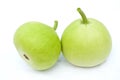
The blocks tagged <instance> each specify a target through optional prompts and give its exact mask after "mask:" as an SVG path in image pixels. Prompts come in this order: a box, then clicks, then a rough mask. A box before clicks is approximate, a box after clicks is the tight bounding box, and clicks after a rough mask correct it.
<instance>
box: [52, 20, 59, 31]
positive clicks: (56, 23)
mask: <svg viewBox="0 0 120 80" xmlns="http://www.w3.org/2000/svg"><path fill="white" fill-rule="evenodd" d="M57 26H58V21H57V20H55V21H54V27H53V29H54V30H56V29H57Z"/></svg>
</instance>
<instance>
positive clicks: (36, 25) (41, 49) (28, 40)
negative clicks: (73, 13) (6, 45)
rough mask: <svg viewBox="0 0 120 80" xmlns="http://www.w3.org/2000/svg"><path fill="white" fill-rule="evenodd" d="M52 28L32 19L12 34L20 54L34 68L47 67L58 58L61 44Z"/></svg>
mask: <svg viewBox="0 0 120 80" xmlns="http://www.w3.org/2000/svg"><path fill="white" fill-rule="evenodd" d="M55 25H56V24H55ZM56 28H57V27H54V29H56ZM54 29H53V28H51V27H49V26H48V25H45V24H42V23H40V22H35V21H33V22H27V23H25V24H23V25H21V26H20V27H19V28H18V29H17V31H16V33H15V35H14V44H15V47H16V49H17V50H18V52H19V54H20V56H21V57H22V58H23V59H24V60H25V61H26V62H27V63H28V64H29V65H31V66H32V67H33V68H34V69H36V70H46V69H49V68H51V67H52V66H53V65H54V64H55V63H56V62H57V60H58V57H59V55H60V51H61V44H60V40H59V38H58V36H57V34H56V32H55V30H54Z"/></svg>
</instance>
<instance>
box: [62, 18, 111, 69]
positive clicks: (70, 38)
mask: <svg viewBox="0 0 120 80" xmlns="http://www.w3.org/2000/svg"><path fill="white" fill-rule="evenodd" d="M111 48H112V40H111V37H110V34H109V32H108V30H107V29H106V28H105V26H104V25H103V24H102V23H101V22H99V21H97V20H95V19H91V18H89V19H87V21H86V22H85V23H84V22H83V20H80V19H77V20H75V21H73V22H72V23H71V24H70V25H69V26H68V27H67V28H66V29H65V31H64V33H63V35H62V51H63V55H64V57H65V58H66V59H67V60H68V62H70V63H72V64H73V65H76V66H80V67H93V66H96V65H99V64H101V63H103V62H104V61H105V60H106V58H107V57H108V56H109V54H110V51H111Z"/></svg>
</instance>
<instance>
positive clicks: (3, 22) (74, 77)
mask: <svg viewBox="0 0 120 80" xmlns="http://www.w3.org/2000/svg"><path fill="white" fill-rule="evenodd" d="M78 7H81V8H82V10H83V11H84V12H85V13H86V15H87V17H92V18H95V19H98V20H99V21H101V22H102V23H104V25H106V27H107V29H108V30H109V32H110V34H111V37H112V41H113V46H112V51H111V54H110V56H109V57H108V59H107V61H106V62H105V63H104V64H102V65H100V66H97V67H94V68H79V67H75V66H73V65H71V64H69V63H68V62H67V61H66V60H65V59H64V57H63V56H62V55H61V56H60V58H59V60H58V62H57V64H56V65H55V66H54V67H53V68H51V69H49V70H46V71H35V70H33V69H32V68H31V67H30V66H28V64H26V63H25V62H24V61H23V60H22V59H21V57H20V56H19V55H18V52H17V51H16V49H15V47H14V44H13V35H14V32H15V30H16V29H17V28H18V27H19V26H20V25H21V24H23V23H24V22H27V21H40V22H42V23H45V24H48V25H50V26H51V27H52V26H53V23H54V20H58V21H59V25H58V28H57V31H56V32H57V33H58V35H59V37H61V35H62V33H63V30H64V29H65V28H66V27H67V25H68V24H70V23H71V22H72V21H73V20H75V19H78V18H81V17H80V15H79V14H78V12H77V11H76V8H78ZM0 80H120V0H0Z"/></svg>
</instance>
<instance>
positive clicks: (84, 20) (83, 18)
mask: <svg viewBox="0 0 120 80" xmlns="http://www.w3.org/2000/svg"><path fill="white" fill-rule="evenodd" d="M77 11H78V12H79V14H80V15H81V17H82V23H83V24H87V23H88V20H87V17H86V15H85V14H84V12H83V11H82V10H81V9H80V8H77Z"/></svg>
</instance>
